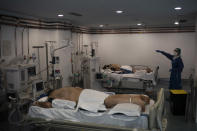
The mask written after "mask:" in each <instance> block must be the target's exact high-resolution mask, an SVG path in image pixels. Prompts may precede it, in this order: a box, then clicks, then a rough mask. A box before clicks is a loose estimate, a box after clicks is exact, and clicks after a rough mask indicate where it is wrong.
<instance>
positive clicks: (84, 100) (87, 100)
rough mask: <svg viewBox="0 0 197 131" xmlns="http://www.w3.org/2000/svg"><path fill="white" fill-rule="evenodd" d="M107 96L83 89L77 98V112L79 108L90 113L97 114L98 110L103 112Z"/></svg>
mask: <svg viewBox="0 0 197 131" xmlns="http://www.w3.org/2000/svg"><path fill="white" fill-rule="evenodd" d="M108 96H109V95H108V94H106V93H104V92H100V91H96V90H91V89H84V90H83V91H82V92H81V94H80V96H79V101H78V105H77V110H78V109H79V108H82V109H85V110H87V111H90V112H98V111H99V110H104V109H103V104H104V100H105V98H107V97H108Z"/></svg>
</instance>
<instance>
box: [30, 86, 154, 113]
mask: <svg viewBox="0 0 197 131" xmlns="http://www.w3.org/2000/svg"><path fill="white" fill-rule="evenodd" d="M82 90H83V89H82V88H79V87H65V88H60V89H56V90H54V91H52V92H50V93H49V96H48V101H47V102H35V103H34V104H33V105H34V106H40V107H43V108H52V100H53V99H63V100H69V101H74V102H76V103H77V102H78V100H79V96H80V93H81V92H82ZM149 102H150V98H149V97H148V96H145V95H131V94H117V95H111V96H108V97H107V98H106V99H105V101H104V104H105V106H106V107H107V108H112V107H114V106H115V105H117V104H120V103H133V104H137V105H139V106H141V108H142V111H144V110H145V105H146V104H149Z"/></svg>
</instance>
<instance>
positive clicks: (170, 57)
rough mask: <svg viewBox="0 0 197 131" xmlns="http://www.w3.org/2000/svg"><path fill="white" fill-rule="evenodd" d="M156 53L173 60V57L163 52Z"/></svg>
mask: <svg viewBox="0 0 197 131" xmlns="http://www.w3.org/2000/svg"><path fill="white" fill-rule="evenodd" d="M156 52H158V53H161V54H162V55H164V56H166V57H167V58H168V59H170V60H173V57H174V56H173V55H171V54H169V53H166V52H164V51H160V50H156Z"/></svg>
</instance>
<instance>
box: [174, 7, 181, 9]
mask: <svg viewBox="0 0 197 131" xmlns="http://www.w3.org/2000/svg"><path fill="white" fill-rule="evenodd" d="M174 9H175V10H181V9H182V8H181V7H175V8H174Z"/></svg>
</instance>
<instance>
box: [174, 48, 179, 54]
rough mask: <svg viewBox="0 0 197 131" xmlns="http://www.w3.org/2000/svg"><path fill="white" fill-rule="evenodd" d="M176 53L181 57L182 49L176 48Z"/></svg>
mask: <svg viewBox="0 0 197 131" xmlns="http://www.w3.org/2000/svg"><path fill="white" fill-rule="evenodd" d="M174 51H176V52H177V54H178V56H180V55H181V49H180V48H176V49H175V50H174Z"/></svg>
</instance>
